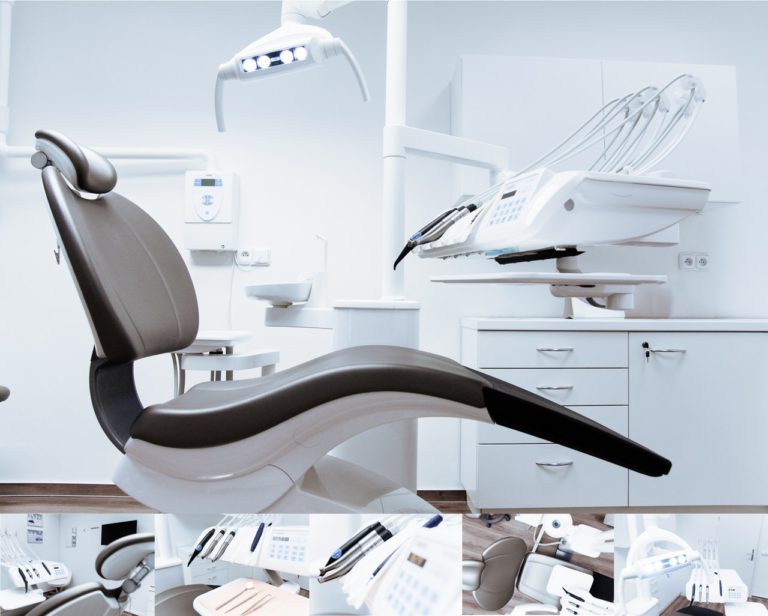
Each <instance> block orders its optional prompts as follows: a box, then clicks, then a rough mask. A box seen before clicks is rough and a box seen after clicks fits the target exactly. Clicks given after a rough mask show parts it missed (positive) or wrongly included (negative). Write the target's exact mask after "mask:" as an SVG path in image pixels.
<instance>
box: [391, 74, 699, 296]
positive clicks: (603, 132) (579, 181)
mask: <svg viewBox="0 0 768 616" xmlns="http://www.w3.org/2000/svg"><path fill="white" fill-rule="evenodd" d="M705 97H706V94H705V91H704V87H703V85H702V83H701V81H700V80H699V79H698V78H696V77H694V76H692V75H687V74H684V75H679V76H678V77H676V78H675V79H673V80H672V81H670V82H669V83H668V84H667V85H665V86H664V87H662V88H656V87H652V86H648V87H645V88H642V89H640V90H638V91H636V92H631V93H629V94H627V95H625V96H623V97H621V98H617V99H615V100H612V101H610V102H608V103H607V104H606V105H604V106H603V107H602V108H601V109H599V110H598V111H597V113H595V114H594V115H593V116H592V117H591V118H589V119H588V120H587V121H586V122H584V124H582V125H581V126H580V127H579V128H578V129H577V130H576V131H574V132H573V133H572V134H571V135H570V136H568V137H567V138H566V139H565V140H564V141H562V142H561V143H559V144H558V145H557V146H555V147H554V148H553V149H552V150H550V151H549V152H547V153H546V154H545V155H543V156H542V157H540V158H539V159H537V160H535V161H533V162H532V163H530V164H529V165H527V166H526V167H524V168H523V169H521V170H520V171H518V172H515V173H506V174H505V175H506V177H505V178H504V179H503V181H501V182H499V183H498V184H496V185H494V186H492V187H491V188H489V189H488V190H486V191H484V192H481V193H480V194H478V195H475V196H472V197H470V198H468V199H465V200H463V201H462V202H460V203H459V204H458V205H457V206H456V207H453V208H450V209H448V210H446V211H444V212H443V213H441V214H440V215H439V216H437V217H436V218H435V219H433V220H432V221H430V222H429V223H427V224H426V225H425V226H424V227H422V228H421V229H419V230H418V231H417V232H416V233H414V234H413V235H412V236H411V237H410V238H409V240H408V242H407V244H406V245H405V247H404V248H403V250H402V252H401V253H400V255H398V257H397V259H396V260H395V263H394V267H395V268H396V267H397V266H398V264H399V263H400V261H402V260H403V259H404V258H405V256H406V255H407V254H408V253H409V252H411V251H413V252H414V254H416V255H418V256H419V257H421V258H441V259H446V258H449V257H459V256H482V257H486V258H489V259H493V260H494V261H496V263H498V264H500V265H507V264H515V263H522V262H526V261H537V260H543V259H557V269H558V273H556V274H538V273H534V274H531V273H522V274H511V273H508V272H507V273H502V274H478V275H474V276H450V275H448V276H436V277H433V278H432V280H433V281H436V282H446V283H447V282H454V283H456V282H462V283H467V282H476V283H483V282H486V283H489V282H510V283H518V284H528V283H543V284H550V285H552V293H553V295H555V296H557V297H582V298H588V299H590V300H592V302H590V303H592V304H593V305H597V304H596V303H595V302H594V298H596V297H605V298H606V299H607V300H608V301H607V307H608V308H615V309H627V308H632V307H633V301H632V299H633V292H634V290H633V288H634V286H635V285H637V284H653V283H663V282H666V277H665V276H633V275H629V274H582V273H581V272H580V271H579V269H578V267H577V263H576V257H577V256H578V255H580V254H582V253H583V252H584V249H585V247H588V246H598V245H622V244H623V245H649V246H668V245H673V244H676V243H678V237H679V229H678V227H677V225H678V223H679V222H680V221H682V220H683V219H685V218H687V217H688V216H691V215H692V214H696V213H700V212H701V211H702V210H703V209H704V207H705V205H706V204H707V201H708V199H709V194H710V187H709V186H708V185H707V184H705V183H703V182H698V181H691V180H684V179H678V178H674V177H669V176H668V174H667V173H666V172H661V171H658V170H656V169H657V167H658V165H659V163H661V162H662V161H663V160H664V159H665V158H666V157H667V156H668V155H669V154H670V153H671V152H672V151H674V149H675V148H676V147H677V145H678V144H679V143H680V142H681V141H682V140H683V138H684V137H685V135H686V134H687V133H688V131H689V130H690V128H691V126H692V125H693V123H694V121H695V119H696V116H697V115H698V112H699V110H700V109H701V106H702V105H703V103H704V101H705ZM594 149H597V150H598V152H597V156H596V158H595V159H594V162H593V163H592V164H591V165H590V166H589V168H587V169H585V170H565V171H556V170H554V167H555V166H556V165H558V164H560V163H563V162H564V161H567V160H569V159H572V158H573V157H575V156H577V155H581V154H586V153H589V152H590V151H593V150H594ZM599 307H606V306H605V305H603V306H599Z"/></svg>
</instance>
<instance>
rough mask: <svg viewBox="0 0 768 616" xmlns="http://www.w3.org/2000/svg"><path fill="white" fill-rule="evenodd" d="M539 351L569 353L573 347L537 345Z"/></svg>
mask: <svg viewBox="0 0 768 616" xmlns="http://www.w3.org/2000/svg"><path fill="white" fill-rule="evenodd" d="M536 350H537V351H538V352H539V353H550V352H551V353H570V352H571V351H573V347H537V348H536Z"/></svg>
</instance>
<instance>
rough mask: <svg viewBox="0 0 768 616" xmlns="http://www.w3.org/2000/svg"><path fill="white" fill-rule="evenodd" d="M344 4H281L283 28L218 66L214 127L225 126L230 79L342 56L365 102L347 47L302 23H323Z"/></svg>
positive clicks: (361, 79) (265, 74) (362, 81)
mask: <svg viewBox="0 0 768 616" xmlns="http://www.w3.org/2000/svg"><path fill="white" fill-rule="evenodd" d="M344 4H347V2H346V1H343V0H342V1H328V0H326V1H323V2H311V1H309V2H308V1H306V0H303V1H301V0H299V1H297V0H292V1H288V2H284V3H283V14H282V25H281V26H280V27H279V28H278V29H277V30H274V31H272V32H270V33H269V34H267V35H265V36H262V37H261V38H260V39H258V40H256V41H254V42H253V43H251V44H250V45H248V46H247V47H245V48H243V49H241V50H240V51H239V52H237V53H236V54H235V55H234V56H233V57H232V58H231V59H230V60H229V61H227V62H225V63H224V64H221V65H220V66H219V70H218V73H217V75H216V87H215V90H214V108H215V110H216V126H217V127H218V129H219V132H223V131H224V130H225V125H224V82H225V81H227V80H229V79H238V80H241V81H242V80H246V79H257V78H264V77H269V76H273V75H280V74H281V73H283V72H285V71H289V70H290V71H296V70H301V69H304V68H311V67H313V66H318V65H320V64H322V63H323V62H325V61H326V60H328V59H329V58H333V57H334V56H338V55H341V56H344V57H345V58H346V60H347V62H349V66H350V67H351V69H352V72H354V74H355V78H356V79H357V83H358V85H359V86H360V91H361V93H362V96H363V101H368V99H369V94H368V86H367V85H366V83H365V77H364V76H363V72H362V70H361V69H360V65H359V64H358V63H357V60H356V59H355V56H354V55H353V54H352V52H351V51H350V50H349V47H347V45H346V44H345V43H344V41H343V40H341V39H340V38H338V37H335V36H333V35H332V34H331V33H330V32H328V30H325V29H324V28H320V27H318V26H313V25H309V24H307V23H305V21H306V19H307V18H313V19H322V18H323V17H325V16H327V15H328V14H329V13H330V12H331V11H332V10H333V9H334V8H338V7H339V6H343V5H344Z"/></svg>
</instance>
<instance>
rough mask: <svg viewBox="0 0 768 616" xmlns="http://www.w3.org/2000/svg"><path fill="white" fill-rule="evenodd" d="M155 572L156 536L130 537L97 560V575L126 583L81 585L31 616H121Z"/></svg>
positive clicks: (103, 552)
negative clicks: (143, 583)
mask: <svg viewBox="0 0 768 616" xmlns="http://www.w3.org/2000/svg"><path fill="white" fill-rule="evenodd" d="M154 568H155V536H154V535H153V534H151V533H145V534H139V535H128V536H127V537H122V538H121V539H117V540H116V541H113V542H112V543H110V544H109V545H108V546H107V547H105V548H104V549H103V550H102V551H101V552H100V553H99V555H98V556H97V557H96V573H98V574H99V576H100V577H102V578H104V579H106V580H115V581H122V584H121V585H120V586H118V587H116V588H109V589H108V588H105V587H104V586H102V585H101V584H99V583H89V584H80V585H78V586H74V587H72V588H68V589H67V590H65V591H63V592H60V593H59V594H57V595H54V596H53V597H51V598H50V599H47V600H46V601H44V602H43V603H40V604H39V605H37V606H36V607H35V608H33V609H32V611H30V612H27V616H85V615H87V616H120V615H121V614H122V613H123V611H124V610H125V607H126V603H127V602H128V598H129V597H130V595H131V594H132V593H134V592H135V591H136V590H138V589H139V587H140V586H141V581H142V580H143V579H144V578H145V577H146V576H147V575H148V574H149V573H150V572H151V571H152V570H153V569H154Z"/></svg>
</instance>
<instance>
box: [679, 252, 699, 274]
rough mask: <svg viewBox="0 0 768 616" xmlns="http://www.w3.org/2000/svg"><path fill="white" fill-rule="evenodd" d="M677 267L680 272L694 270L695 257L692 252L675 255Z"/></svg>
mask: <svg viewBox="0 0 768 616" xmlns="http://www.w3.org/2000/svg"><path fill="white" fill-rule="evenodd" d="M677 266H678V267H679V268H680V269H681V270H695V269H696V255H695V254H694V253H692V252H681V253H680V254H679V255H677Z"/></svg>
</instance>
